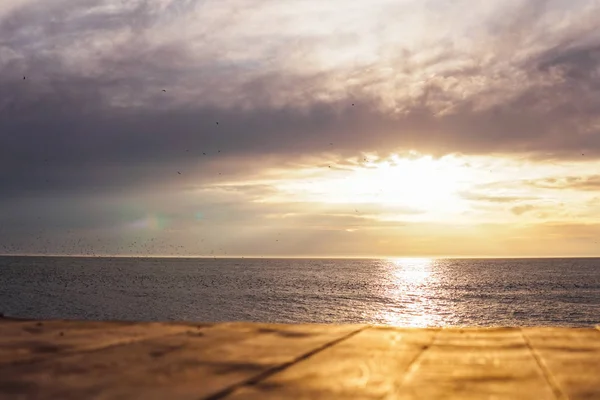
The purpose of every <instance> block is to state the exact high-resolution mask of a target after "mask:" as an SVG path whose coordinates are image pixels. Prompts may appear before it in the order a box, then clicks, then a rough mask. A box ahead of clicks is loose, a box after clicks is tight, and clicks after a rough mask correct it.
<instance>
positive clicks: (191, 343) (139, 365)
mask: <svg viewBox="0 0 600 400" xmlns="http://www.w3.org/2000/svg"><path fill="white" fill-rule="evenodd" d="M357 329H359V327H355V326H353V327H344V326H335V327H318V326H316V327H315V326H304V327H303V326H268V327H267V326H262V325H256V326H254V325H248V324H226V325H220V326H215V327H211V328H208V329H201V330H198V331H197V332H190V331H187V332H185V333H183V334H178V335H169V336H164V337H161V338H156V339H149V340H143V341H137V342H133V343H129V344H126V345H123V346H111V347H106V348H103V349H99V350H98V351H94V352H81V353H73V354H67V355H64V356H62V357H57V358H54V359H44V360H40V361H38V362H35V363H22V364H19V365H10V366H4V367H3V368H0V399H20V398H23V399H57V398H60V399H87V398H94V399H116V398H123V399H126V398H144V399H165V398H175V399H198V398H201V397H203V396H205V397H206V396H214V395H216V394H218V393H219V392H221V391H224V390H227V389H228V388H230V387H232V386H235V385H236V384H240V383H243V382H245V381H247V380H251V379H252V378H255V377H258V376H260V375H261V374H264V373H265V372H267V371H269V370H270V369H274V368H275V369H276V368H277V367H279V366H280V365H282V364H285V363H291V362H293V361H294V360H296V359H297V358H299V357H302V356H303V355H304V354H305V353H307V352H310V351H311V350H313V349H314V348H318V347H319V346H323V345H326V344H327V343H329V342H332V341H335V340H337V339H339V338H340V337H344V336H345V335H348V334H349V333H352V332H353V331H355V330H357Z"/></svg>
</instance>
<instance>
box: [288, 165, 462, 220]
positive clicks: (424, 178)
mask: <svg viewBox="0 0 600 400" xmlns="http://www.w3.org/2000/svg"><path fill="white" fill-rule="evenodd" d="M468 179H469V171H468V169H467V168H465V167H464V166H462V164H461V163H460V162H459V161H458V160H457V159H455V158H453V157H444V158H441V159H434V158H432V157H429V156H422V157H410V158H402V157H399V156H392V157H390V158H388V159H385V160H378V161H374V162H366V163H364V164H362V165H359V166H351V167H345V166H334V168H328V171H327V172H326V173H325V174H324V175H323V176H322V177H319V178H314V179H310V180H301V181H289V182H285V183H282V184H281V185H280V186H279V189H280V190H282V191H284V192H287V193H288V194H293V195H295V196H296V197H302V198H303V200H305V201H311V202H318V203H325V204H327V203H336V204H374V205H378V206H381V207H385V208H389V209H394V208H402V209H403V211H405V212H407V213H408V214H414V215H417V214H423V213H427V214H429V215H430V216H434V217H436V218H440V217H442V216H444V215H448V214H453V213H457V212H460V211H461V210H462V206H463V205H462V204H461V201H460V200H461V199H460V196H459V195H458V194H459V192H460V191H461V190H463V189H464V188H465V187H466V186H467V185H468Z"/></svg>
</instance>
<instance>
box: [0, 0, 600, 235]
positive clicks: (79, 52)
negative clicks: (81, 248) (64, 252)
mask: <svg viewBox="0 0 600 400" xmlns="http://www.w3.org/2000/svg"><path fill="white" fill-rule="evenodd" d="M467 7H468V9H469V10H470V15H469V16H466V15H465V13H464V10H465V9H466V8H467ZM598 23H600V6H599V5H598V4H597V2H594V1H591V0H588V1H586V0H576V1H573V2H571V3H569V5H567V4H566V3H565V2H561V1H557V0H547V1H537V0H534V1H525V0H510V1H506V2H501V3H491V2H488V3H481V4H473V2H471V1H467V0H459V1H457V2H448V1H444V0H430V1H427V2H421V1H416V0H403V1H392V0H376V1H375V0H374V1H373V2H370V3H369V4H367V3H365V2H362V1H348V2H346V3H344V6H343V7H340V5H339V4H338V3H336V2H322V1H316V0H305V1H301V2H300V1H299V2H294V4H293V5H291V4H289V5H285V4H283V3H281V2H278V1H274V0H267V1H254V0H252V1H242V0H218V1H217V0H183V1H182V0H180V1H174V0H132V1H127V2H122V1H116V0H100V1H88V0H83V1H72V0H53V1H42V0H27V1H26V0H18V1H17V0H7V1H3V2H2V4H1V5H0V189H1V190H0V204H3V206H4V207H5V208H6V209H9V208H10V209H15V210H17V209H18V206H19V204H21V205H22V207H23V208H22V209H21V210H20V211H15V214H14V215H20V216H21V217H19V218H16V217H14V216H13V217H11V216H10V215H6V214H5V215H4V217H3V218H4V219H3V221H5V220H6V221H8V220H11V221H12V222H11V224H10V225H11V226H14V225H16V224H17V220H19V219H20V218H21V219H23V220H25V219H27V217H26V216H27V215H30V214H31V215H33V213H32V212H31V210H32V209H33V208H34V205H33V203H31V202H30V203H28V202H23V199H33V198H37V199H40V200H38V202H41V203H43V201H44V200H43V199H46V198H47V199H63V200H62V201H63V202H64V203H63V205H65V204H69V205H71V206H72V209H73V210H74V211H73V213H72V218H74V219H77V221H90V224H91V225H95V222H94V221H93V220H94V218H98V219H99V220H101V219H103V218H104V220H105V221H109V222H107V224H109V225H110V224H112V223H113V222H115V221H116V219H111V218H110V217H108V216H107V215H108V214H110V213H112V212H113V211H110V210H107V209H105V208H102V206H101V205H98V206H96V205H91V203H90V202H89V201H88V199H90V198H93V197H94V196H95V197H97V198H101V199H119V200H114V201H115V202H116V203H118V204H121V203H120V202H123V201H126V200H125V199H128V198H133V197H136V196H141V197H144V196H148V197H147V198H151V197H152V194H153V193H157V192H164V193H174V194H177V195H178V194H179V193H187V194H189V193H190V192H194V191H200V192H201V191H202V190H203V189H206V188H210V187H213V188H214V186H215V185H221V186H223V185H224V184H226V183H228V182H229V183H231V182H238V183H239V182H241V181H244V180H247V181H253V180H260V179H261V178H263V177H262V175H264V174H269V173H271V172H272V171H274V170H279V171H287V172H288V173H289V171H290V170H293V169H294V166H298V165H304V163H306V162H307V160H310V162H313V163H314V165H315V166H316V167H318V166H322V165H328V164H332V161H335V162H334V163H333V164H334V167H335V168H350V167H352V163H351V162H349V161H346V162H349V163H350V165H346V164H344V161H342V160H360V159H361V157H363V155H364V154H365V153H369V154H377V156H379V157H385V156H386V155H388V154H390V153H393V152H406V151H408V150H410V149H416V150H419V151H421V152H423V153H431V154H433V155H435V156H441V155H444V154H448V153H462V154H466V155H487V154H502V155H504V156H507V157H526V158H530V159H532V160H535V161H544V160H549V159H552V160H557V159H559V160H572V159H575V158H581V157H582V156H581V154H582V153H583V154H585V158H586V160H595V159H597V158H598V156H599V155H600V135H599V133H600V132H599V129H600V120H599V119H598V117H597V116H598V112H599V111H600V96H599V93H598V92H599V90H600V75H599V74H598V65H599V55H598V54H599V50H598V49H600V38H599V37H598V35H597V33H596V31H597V29H596V28H597V26H598ZM24 77H25V79H23V78H24ZM335 168H334V169H335ZM269 171H271V172H269ZM537 184H538V185H542V186H543V185H546V187H548V186H552V185H553V183H552V182H543V181H539V182H538V183H537ZM560 184H562V185H563V186H562V187H563V188H566V187H570V188H574V189H575V188H577V189H578V190H592V188H593V187H595V186H596V182H595V181H594V180H593V179H591V178H590V179H588V180H585V181H583V180H575V181H569V180H568V179H567V180H566V181H565V182H564V183H560ZM532 185H533V186H535V184H532ZM542 186H540V187H542ZM246 189H247V192H246V193H244V196H247V198H245V200H240V199H237V198H236V201H235V202H234V203H235V204H234V205H231V206H230V208H229V209H227V212H226V213H225V214H222V215H223V217H222V218H223V219H222V220H223V221H224V220H226V219H227V218H232V219H233V218H235V219H236V220H237V221H242V220H244V221H249V220H252V218H250V217H248V215H249V214H248V213H256V214H255V215H256V216H257V218H258V217H259V216H260V218H262V216H264V214H263V211H264V210H263V209H262V208H261V210H260V212H259V211H258V210H257V209H256V208H254V207H256V205H255V204H253V203H252V200H251V199H253V197H252V196H253V195H256V194H258V193H263V192H262V191H263V190H264V193H263V194H268V193H270V192H269V191H270V190H273V188H270V187H264V186H262V187H261V186H255V187H254V188H250V187H248V188H246ZM250 190H252V191H254V192H253V193H251V192H250ZM201 193H204V194H206V193H207V192H201ZM231 195H233V196H235V194H232V193H231V192H227V193H221V194H220V195H219V196H216V197H218V199H219V200H218V201H217V200H214V202H223V201H225V199H227V198H228V196H231ZM174 196H175V195H174ZM469 196H470V197H469ZM466 198H468V199H470V200H474V201H481V202H492V203H507V204H508V203H513V202H518V201H521V200H527V199H526V198H523V197H520V195H515V196H512V195H498V196H497V195H494V194H489V193H485V194H470V195H468V196H467V197H466ZM246 200H248V201H249V202H248V203H244V201H246ZM49 201H50V202H51V201H52V200H49ZM212 201H213V200H211V202H212ZM178 202H184V200H183V199H179V198H178ZM211 202H207V203H206V205H207V206H210V207H212V208H213V209H215V210H216V209H217V208H218V207H219V206H218V205H217V204H216V203H211ZM209 203H210V204H209ZM36 204H38V203H36ZM49 204H52V203H49ZM199 204H201V203H200V202H199ZM202 204H203V203H202ZM57 207H58V208H59V209H60V212H58V213H57V215H61V216H64V218H63V217H60V218H59V219H60V220H61V221H63V222H65V223H66V221H68V218H67V213H68V209H64V210H63V209H62V208H60V207H59V206H58V205H57ZM210 207H209V208H210ZM273 207H275V206H273ZM277 207H281V209H282V210H283V211H282V213H284V212H288V211H289V212H294V210H291V211H290V210H288V209H287V208H286V206H284V205H279V204H278V205H277ZM169 208H177V205H175V203H174V202H173V203H172V204H170V205H169V206H165V207H164V209H163V210H162V211H161V212H163V213H165V214H166V215H170V216H172V218H171V220H173V221H175V220H178V218H176V217H174V216H173V215H172V214H170V212H171V211H173V210H169ZM190 208H193V207H191V206H190ZM290 208H291V209H292V208H293V207H290ZM150 209H153V208H152V207H150ZM77 210H80V211H77ZM86 210H87V211H90V215H89V216H86ZM236 210H237V211H236ZM406 211H407V210H404V211H402V210H395V211H394V212H397V213H398V214H402V215H404V212H406ZM157 212H158V211H157ZM215 212H216V211H215ZM92 215H94V217H92ZM186 215H187V214H186ZM372 215H374V216H375V215H376V213H375V212H374V210H373V213H372ZM101 216H102V217H101ZM11 218H12V219H11ZM140 218H142V219H143V218H144V216H140ZM353 219H355V218H354V217H353ZM183 220H186V219H185V218H184V219H183ZM253 221H254V222H256V221H255V220H253ZM55 222H56V221H55ZM55 222H52V224H51V225H56V226H57V227H58V225H60V224H58V223H55ZM330 222H331V223H332V224H333V223H334V222H333V221H330ZM347 222H348V221H347ZM248 223H250V222H248ZM261 223H262V222H261ZM298 223H300V222H298ZM342 225H343V224H342ZM179 226H187V225H185V224H184V223H182V224H181V225H179ZM346 233H348V232H346ZM354 233H357V232H354Z"/></svg>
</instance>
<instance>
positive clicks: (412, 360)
mask: <svg viewBox="0 0 600 400" xmlns="http://www.w3.org/2000/svg"><path fill="white" fill-rule="evenodd" d="M434 335H436V336H435V340H433V338H434ZM432 340H433V342H432ZM227 398H228V399H230V398H231V399H236V400H238V399H282V398H293V399H381V398H386V399H396V398H398V399H531V398H535V399H540V400H541V399H553V398H554V394H553V391H552V388H551V387H550V386H549V385H548V383H547V381H546V380H545V378H544V375H543V373H542V371H541V370H540V368H539V367H538V365H537V363H536V361H535V359H534V358H533V356H532V354H531V352H530V350H529V348H528V346H527V344H526V342H525V341H524V339H523V337H522V335H521V333H520V332H519V330H517V329H512V330H511V329H494V330H442V331H440V332H439V333H437V334H436V333H434V331H431V330H429V331H427V330H408V329H394V330H383V329H369V330H367V331H364V332H361V333H360V334H359V335H356V336H355V337H353V338H351V339H349V340H347V341H344V342H342V343H340V344H338V345H336V346H334V347H332V348H329V349H327V350H326V351H323V352H321V353H319V354H317V355H315V356H314V357H311V358H309V359H307V360H305V361H303V362H299V363H297V364H294V365H293V366H291V367H289V368H288V369H286V370H285V371H282V372H281V373H278V374H275V375H273V376H271V377H269V378H267V379H265V380H263V381H260V382H257V383H255V384H253V385H247V386H244V387H242V388H240V389H239V390H236V391H235V392H234V393H233V394H232V395H231V396H230V397H227Z"/></svg>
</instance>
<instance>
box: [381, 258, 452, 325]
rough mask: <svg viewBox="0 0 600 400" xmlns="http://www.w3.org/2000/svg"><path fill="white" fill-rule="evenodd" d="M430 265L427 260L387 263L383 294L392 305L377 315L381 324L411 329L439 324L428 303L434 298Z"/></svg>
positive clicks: (393, 260) (394, 260) (406, 259)
mask: <svg viewBox="0 0 600 400" xmlns="http://www.w3.org/2000/svg"><path fill="white" fill-rule="evenodd" d="M434 262H435V260H433V259H429V258H399V259H392V260H389V271H390V272H389V286H388V288H389V289H388V293H387V294H388V296H390V297H391V298H392V299H393V305H392V306H391V307H388V308H386V309H385V310H382V312H381V313H380V315H379V317H380V318H381V319H382V320H383V322H384V323H386V324H391V325H402V326H412V327H425V326H432V325H438V324H440V322H441V317H440V316H439V315H436V314H434V313H432V312H431V311H432V307H431V304H429V303H430V300H429V299H430V298H431V297H432V296H434V295H435V293H433V291H434V290H435V289H434V286H433V283H434V282H435V279H436V278H435V274H433V265H434Z"/></svg>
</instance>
